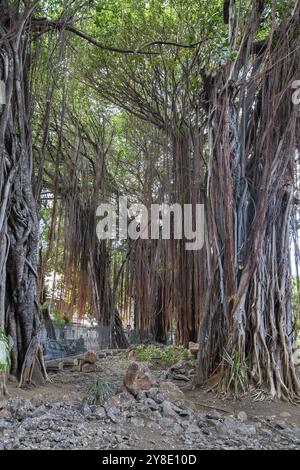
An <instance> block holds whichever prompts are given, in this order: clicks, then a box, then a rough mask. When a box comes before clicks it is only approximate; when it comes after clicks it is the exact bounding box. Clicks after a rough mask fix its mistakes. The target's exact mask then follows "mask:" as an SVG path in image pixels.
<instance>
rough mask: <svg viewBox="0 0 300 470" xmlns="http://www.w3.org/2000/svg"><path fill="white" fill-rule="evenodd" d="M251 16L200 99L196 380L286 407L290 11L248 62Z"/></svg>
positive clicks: (292, 395) (292, 145)
mask: <svg viewBox="0 0 300 470" xmlns="http://www.w3.org/2000/svg"><path fill="white" fill-rule="evenodd" d="M261 12H262V10H261V9H260V7H259V6H258V9H257V10H256V11H254V13H253V15H254V18H252V19H251V21H250V22H249V30H248V31H247V34H245V37H244V40H243V43H242V45H241V47H240V55H239V57H238V60H237V61H236V63H235V65H233V64H232V63H231V62H230V63H228V64H227V66H226V67H223V68H222V70H221V71H220V73H219V74H218V76H216V77H215V79H214V80H213V81H212V87H211V89H210V90H209V99H210V119H209V126H210V129H209V135H210V161H209V179H208V195H209V198H208V201H207V207H206V208H207V220H208V247H209V249H210V263H209V265H210V270H209V273H208V274H209V276H208V277H209V279H208V281H209V285H208V290H207V296H206V305H205V315H204V319H203V322H202V324H201V327H200V350H199V357H198V367H197V375H196V377H197V382H198V383H203V382H204V381H205V380H206V379H207V378H208V376H209V375H210V374H212V373H213V372H215V371H216V370H218V371H219V374H220V382H219V383H220V386H221V390H222V391H225V392H227V391H229V390H232V391H234V393H235V394H236V395H238V394H239V393H241V392H243V391H246V390H247V389H249V387H251V386H254V387H255V389H256V393H257V398H263V397H264V395H266V394H267V395H271V396H272V397H273V398H275V397H278V398H284V399H293V400H294V399H297V398H299V394H300V384H299V377H298V375H297V371H296V369H295V365H294V360H293V350H292V343H293V335H294V333H293V325H292V310H291V262H290V258H291V250H290V246H291V238H290V231H291V211H292V207H293V203H294V187H293V180H294V177H295V158H296V134H297V109H296V107H295V106H294V105H293V103H292V99H291V94H292V91H291V84H292V82H293V80H294V79H295V77H298V76H299V73H300V70H299V61H298V60H297V57H296V54H295V51H296V49H297V47H299V38H298V39H297V34H298V36H299V33H297V31H299V4H298V9H297V10H296V12H295V15H294V16H293V18H292V19H291V20H290V21H289V22H285V21H284V22H283V24H282V26H281V28H279V30H278V32H277V34H278V37H277V40H276V41H274V43H272V38H270V41H269V49H267V50H265V51H261V52H260V54H258V55H255V56H254V57H251V59H250V56H249V53H250V51H251V50H252V40H253V37H254V33H255V25H257V24H259V18H260V13H261ZM238 79H243V80H244V85H243V86H242V87H240V88H238V87H237V80H238ZM246 80H248V81H246ZM298 131H299V128H298Z"/></svg>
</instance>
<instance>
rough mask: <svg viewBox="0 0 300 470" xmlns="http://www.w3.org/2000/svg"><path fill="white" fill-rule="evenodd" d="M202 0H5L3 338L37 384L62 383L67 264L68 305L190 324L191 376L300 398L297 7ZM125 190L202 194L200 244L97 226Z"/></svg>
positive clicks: (166, 198)
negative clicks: (56, 355) (299, 347)
mask: <svg viewBox="0 0 300 470" xmlns="http://www.w3.org/2000/svg"><path fill="white" fill-rule="evenodd" d="M186 4H187V2H185V1H182V0H174V1H164V2H162V1H160V0H155V1H153V2H140V3H139V2H136V1H133V0H132V1H128V2H127V6H126V8H123V7H124V5H123V2H122V1H120V2H114V5H113V6H112V7H111V8H112V11H113V15H112V14H111V11H110V10H109V9H106V8H104V7H103V5H102V3H101V5H100V4H98V2H89V1H87V2H85V1H82V2H81V1H78V2H77V1H72V2H71V1H70V2H68V1H67V0H65V1H62V2H60V1H59V2H42V1H32V2H31V1H24V2H17V1H1V2H0V194H1V200H0V341H1V338H2V337H4V336H5V338H6V339H5V341H6V343H5V344H6V345H7V344H8V342H7V341H8V340H7V338H9V347H11V354H10V356H11V372H12V374H14V375H16V376H18V378H19V380H20V384H21V385H22V384H24V383H26V382H27V383H28V382H31V381H32V379H33V374H34V378H35V379H36V378H38V376H39V377H40V378H41V377H44V379H45V378H47V376H46V371H45V368H44V364H43V357H42V350H41V346H40V342H39V329H40V322H41V320H40V304H41V303H43V302H44V300H45V292H46V289H45V286H46V275H47V273H49V272H50V271H54V288H53V291H54V290H55V289H56V288H57V284H56V282H57V273H58V271H59V274H60V300H61V305H62V306H63V307H62V310H63V309H64V308H65V309H67V308H70V309H72V310H74V311H76V313H77V314H78V315H79V316H84V315H89V316H92V317H94V318H96V319H97V321H98V324H99V325H100V327H109V329H110V341H111V345H112V346H122V347H125V346H127V340H126V338H125V336H124V331H123V327H122V321H121V320H123V323H126V321H128V322H131V320H132V318H133V321H134V326H135V329H136V332H137V333H138V336H139V337H140V339H141V340H144V339H147V337H148V336H151V337H152V339H154V340H155V341H161V342H166V341H167V340H168V338H169V334H170V331H171V330H173V329H174V330H176V334H175V340H176V342H177V343H178V344H181V345H185V346H186V345H187V344H188V342H189V341H199V355H198V361H197V367H196V379H195V385H197V384H203V383H205V382H206V381H207V379H209V378H210V376H211V375H214V376H215V378H216V381H215V383H216V384H217V385H218V389H219V390H221V391H223V392H224V391H225V392H227V391H232V390H233V391H234V393H235V394H236V395H237V394H239V393H241V392H246V391H247V390H252V389H253V390H255V394H256V397H257V398H263V397H264V396H265V395H269V396H271V397H273V398H284V399H291V400H296V399H297V398H299V377H298V375H297V370H296V366H295V364H294V358H293V352H294V350H293V343H294V340H295V337H296V331H295V318H294V311H293V308H292V307H293V306H292V298H291V296H292V282H293V277H295V273H294V272H293V271H292V268H291V266H292V256H293V255H294V254H295V255H296V258H297V259H296V263H295V264H296V271H297V265H298V261H299V259H298V258H299V249H298V247H297V244H298V232H297V230H298V205H299V195H298V190H299V188H298V182H299V165H298V159H299V106H298V104H299V103H298V101H299V100H298V99H297V96H298V95H297V92H295V88H296V87H297V80H299V79H300V66H299V47H300V36H299V30H300V3H299V1H298V0H297V1H294V0H293V1H285V2H276V1H269V0H266V1H264V0H253V1H246V0H245V1H240V2H236V1H234V0H230V1H226V2H223V1H219V0H216V1H211V0H209V1H208V0H207V1H203V2H198V1H197V0H195V1H191V2H189V8H187V5H186ZM295 93H296V99H295ZM120 195H125V196H128V199H129V200H130V202H132V203H142V204H144V205H145V206H146V207H147V208H150V206H151V204H162V203H168V204H170V205H172V204H176V203H178V204H180V205H181V206H183V205H184V204H192V205H195V204H199V203H201V204H204V207H205V240H204V247H203V248H202V249H201V250H195V251H187V250H186V249H185V240H179V239H176V237H174V236H173V235H174V233H173V232H172V230H171V237H170V238H171V240H162V239H160V238H158V239H155V240H145V239H142V238H140V239H137V240H126V241H123V242H122V243H119V242H115V241H112V240H99V239H98V238H97V235H96V225H97V217H96V213H97V207H98V205H99V204H100V203H101V202H105V203H115V202H116V201H117V199H118V197H119V196H120ZM45 227H46V229H45ZM45 234H46V235H45ZM40 235H41V240H39V236H40ZM293 243H294V244H295V247H294V248H293V249H292V244H293ZM39 254H40V256H39ZM296 274H297V273H296ZM296 277H297V276H296ZM63 313H64V312H63ZM4 333H5V335H4ZM1 381H2V382H1V387H2V388H3V390H4V391H5V386H4V382H3V374H2V376H1Z"/></svg>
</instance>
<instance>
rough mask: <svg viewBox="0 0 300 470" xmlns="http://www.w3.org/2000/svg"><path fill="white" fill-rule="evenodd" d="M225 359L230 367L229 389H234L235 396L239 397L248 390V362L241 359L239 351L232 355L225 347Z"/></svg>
mask: <svg viewBox="0 0 300 470" xmlns="http://www.w3.org/2000/svg"><path fill="white" fill-rule="evenodd" d="M223 360H224V363H225V364H226V365H227V367H228V368H229V380H228V384H227V391H229V390H233V391H234V395H235V397H238V396H239V394H240V393H241V392H242V393H244V392H245V391H246V390H247V381H246V377H247V369H248V367H247V364H246V362H245V361H241V360H240V355H239V353H238V351H235V352H234V354H233V356H230V355H229V354H228V352H227V351H226V350H225V349H224V353H223Z"/></svg>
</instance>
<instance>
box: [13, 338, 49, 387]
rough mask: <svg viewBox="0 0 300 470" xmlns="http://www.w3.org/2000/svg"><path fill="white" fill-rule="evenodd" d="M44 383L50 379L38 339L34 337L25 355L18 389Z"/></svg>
mask: <svg viewBox="0 0 300 470" xmlns="http://www.w3.org/2000/svg"><path fill="white" fill-rule="evenodd" d="M45 382H50V379H49V377H48V375H47V371H46V367H45V364H44V358H43V351H42V348H41V345H40V343H39V341H38V338H37V337H36V336H34V337H33V338H32V340H31V342H30V344H29V347H28V349H27V352H26V355H25V359H24V362H23V366H22V370H21V376H20V380H19V387H22V386H24V385H41V384H43V383H45Z"/></svg>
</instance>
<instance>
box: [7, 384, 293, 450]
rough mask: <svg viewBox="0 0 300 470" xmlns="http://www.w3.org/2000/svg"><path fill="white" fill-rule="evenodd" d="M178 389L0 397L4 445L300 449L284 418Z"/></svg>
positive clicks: (52, 447)
mask: <svg viewBox="0 0 300 470" xmlns="http://www.w3.org/2000/svg"><path fill="white" fill-rule="evenodd" d="M175 391H176V390H175V388H173V390H172V393H173V392H175ZM172 393H170V389H169V387H168V386H167V387H166V391H165V393H164V392H163V391H162V390H161V389H159V388H157V387H152V388H150V389H149V390H148V391H139V392H138V394H137V396H136V398H134V397H133V396H132V395H130V394H129V393H128V392H126V391H124V392H122V393H120V394H118V395H115V396H113V397H111V398H110V400H109V401H108V402H107V403H106V404H105V405H104V406H90V405H88V404H87V403H85V402H82V401H80V400H78V401H76V400H71V399H70V397H67V396H66V397H63V399H62V400H60V401H58V400H57V398H56V397H54V396H48V397H45V396H42V395H38V394H37V395H34V396H33V397H32V399H30V400H25V399H20V398H17V397H11V398H9V399H8V400H3V401H1V402H0V449H1V450H4V449H5V450H6V449H107V450H109V449H190V450H191V449H300V434H299V430H298V429H296V427H295V426H294V425H290V424H287V423H286V422H285V421H284V420H278V419H275V418H272V417H271V418H265V417H262V416H257V417H255V418H251V421H250V420H248V418H247V416H246V414H245V413H244V412H241V413H239V415H238V416H229V415H226V416H222V415H221V414H220V413H218V412H217V411H215V410H211V411H209V412H207V413H204V412H198V411H195V410H194V409H192V408H191V407H190V406H189V404H187V403H186V402H184V401H183V400H177V401H170V399H172V396H173V398H174V393H173V395H172ZM168 398H170V399H168ZM175 398H176V397H175Z"/></svg>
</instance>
